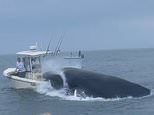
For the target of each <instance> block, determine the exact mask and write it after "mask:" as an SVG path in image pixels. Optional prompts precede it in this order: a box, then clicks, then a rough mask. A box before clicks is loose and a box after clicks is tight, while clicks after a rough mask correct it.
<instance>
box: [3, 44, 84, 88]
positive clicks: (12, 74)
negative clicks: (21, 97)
mask: <svg viewBox="0 0 154 115" xmlns="http://www.w3.org/2000/svg"><path fill="white" fill-rule="evenodd" d="M16 55H17V60H18V62H17V66H19V68H18V67H14V68H8V69H6V70H4V72H3V75H4V76H5V77H7V78H8V79H9V80H10V82H11V85H12V86H13V87H14V88H36V87H37V86H38V85H39V84H40V83H43V82H48V81H46V80H45V79H44V78H43V72H44V70H43V66H44V65H43V64H44V63H45V62H46V61H47V60H50V61H48V62H47V63H49V64H50V62H55V60H58V61H59V60H61V61H62V62H63V64H62V65H60V66H63V67H77V68H81V66H82V59H83V55H82V54H81V51H79V53H78V54H77V55H72V53H71V54H70V55H69V56H66V55H64V53H62V52H60V50H59V48H58V49H57V50H56V51H55V52H50V51H48V50H47V51H41V50H38V47H37V45H34V46H30V48H29V50H28V51H21V52H17V53H16ZM22 63H23V68H24V69H23V68H22ZM55 63H56V62H55ZM77 65H78V66H77ZM53 68H54V65H53ZM22 70H23V71H22Z"/></svg>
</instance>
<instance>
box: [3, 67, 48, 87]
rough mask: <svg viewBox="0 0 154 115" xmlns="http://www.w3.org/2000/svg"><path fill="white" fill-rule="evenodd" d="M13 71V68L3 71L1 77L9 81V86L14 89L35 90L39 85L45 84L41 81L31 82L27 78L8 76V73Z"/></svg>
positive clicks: (31, 80)
mask: <svg viewBox="0 0 154 115" xmlns="http://www.w3.org/2000/svg"><path fill="white" fill-rule="evenodd" d="M13 71H14V68H8V69H7V70H5V71H4V73H3V75H4V76H5V77H7V78H8V79H9V81H10V85H11V86H12V87H13V88H16V89H25V88H30V89H35V88H37V87H38V86H39V85H40V84H41V83H44V82H47V81H43V80H42V81H39V80H33V79H28V78H21V77H18V76H14V75H9V73H11V72H13Z"/></svg>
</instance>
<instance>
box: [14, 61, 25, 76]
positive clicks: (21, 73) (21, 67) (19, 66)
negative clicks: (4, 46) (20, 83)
mask: <svg viewBox="0 0 154 115" xmlns="http://www.w3.org/2000/svg"><path fill="white" fill-rule="evenodd" d="M16 72H17V75H18V76H19V77H25V74H26V69H25V66H24V63H23V62H22V61H21V59H20V58H17V64H16Z"/></svg>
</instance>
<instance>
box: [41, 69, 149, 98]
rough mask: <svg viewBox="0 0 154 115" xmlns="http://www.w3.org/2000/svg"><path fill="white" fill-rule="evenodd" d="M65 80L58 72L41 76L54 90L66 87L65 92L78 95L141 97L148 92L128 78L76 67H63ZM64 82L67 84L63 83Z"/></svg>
mask: <svg viewBox="0 0 154 115" xmlns="http://www.w3.org/2000/svg"><path fill="white" fill-rule="evenodd" d="M63 73H64V76H65V81H64V79H63V78H62V76H61V75H59V74H54V73H53V72H45V73H44V74H43V77H44V78H45V79H46V80H49V81H50V83H51V86H52V87H53V88H55V89H56V90H59V89H61V88H64V87H67V94H73V93H74V92H75V93H78V94H79V95H80V96H83V97H85V96H89V97H103V98H117V97H119V98H122V97H129V96H131V97H142V96H147V95H149V94H150V89H148V88H145V87H143V86H141V85H139V84H136V83H133V82H130V81H128V80H125V79H122V78H119V77H115V76H111V75H104V74H101V73H96V72H92V71H88V70H83V69H77V68H64V69H63ZM65 82H66V84H67V85H64V83H65Z"/></svg>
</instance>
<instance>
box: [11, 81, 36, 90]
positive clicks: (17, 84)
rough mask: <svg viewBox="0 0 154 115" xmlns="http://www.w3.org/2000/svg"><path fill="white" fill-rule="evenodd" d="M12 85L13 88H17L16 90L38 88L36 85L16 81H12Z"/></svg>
mask: <svg viewBox="0 0 154 115" xmlns="http://www.w3.org/2000/svg"><path fill="white" fill-rule="evenodd" d="M10 85H11V87H13V88H16V89H26V88H30V89H35V88H36V87H37V85H36V84H34V83H28V82H24V81H18V80H15V79H10Z"/></svg>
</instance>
